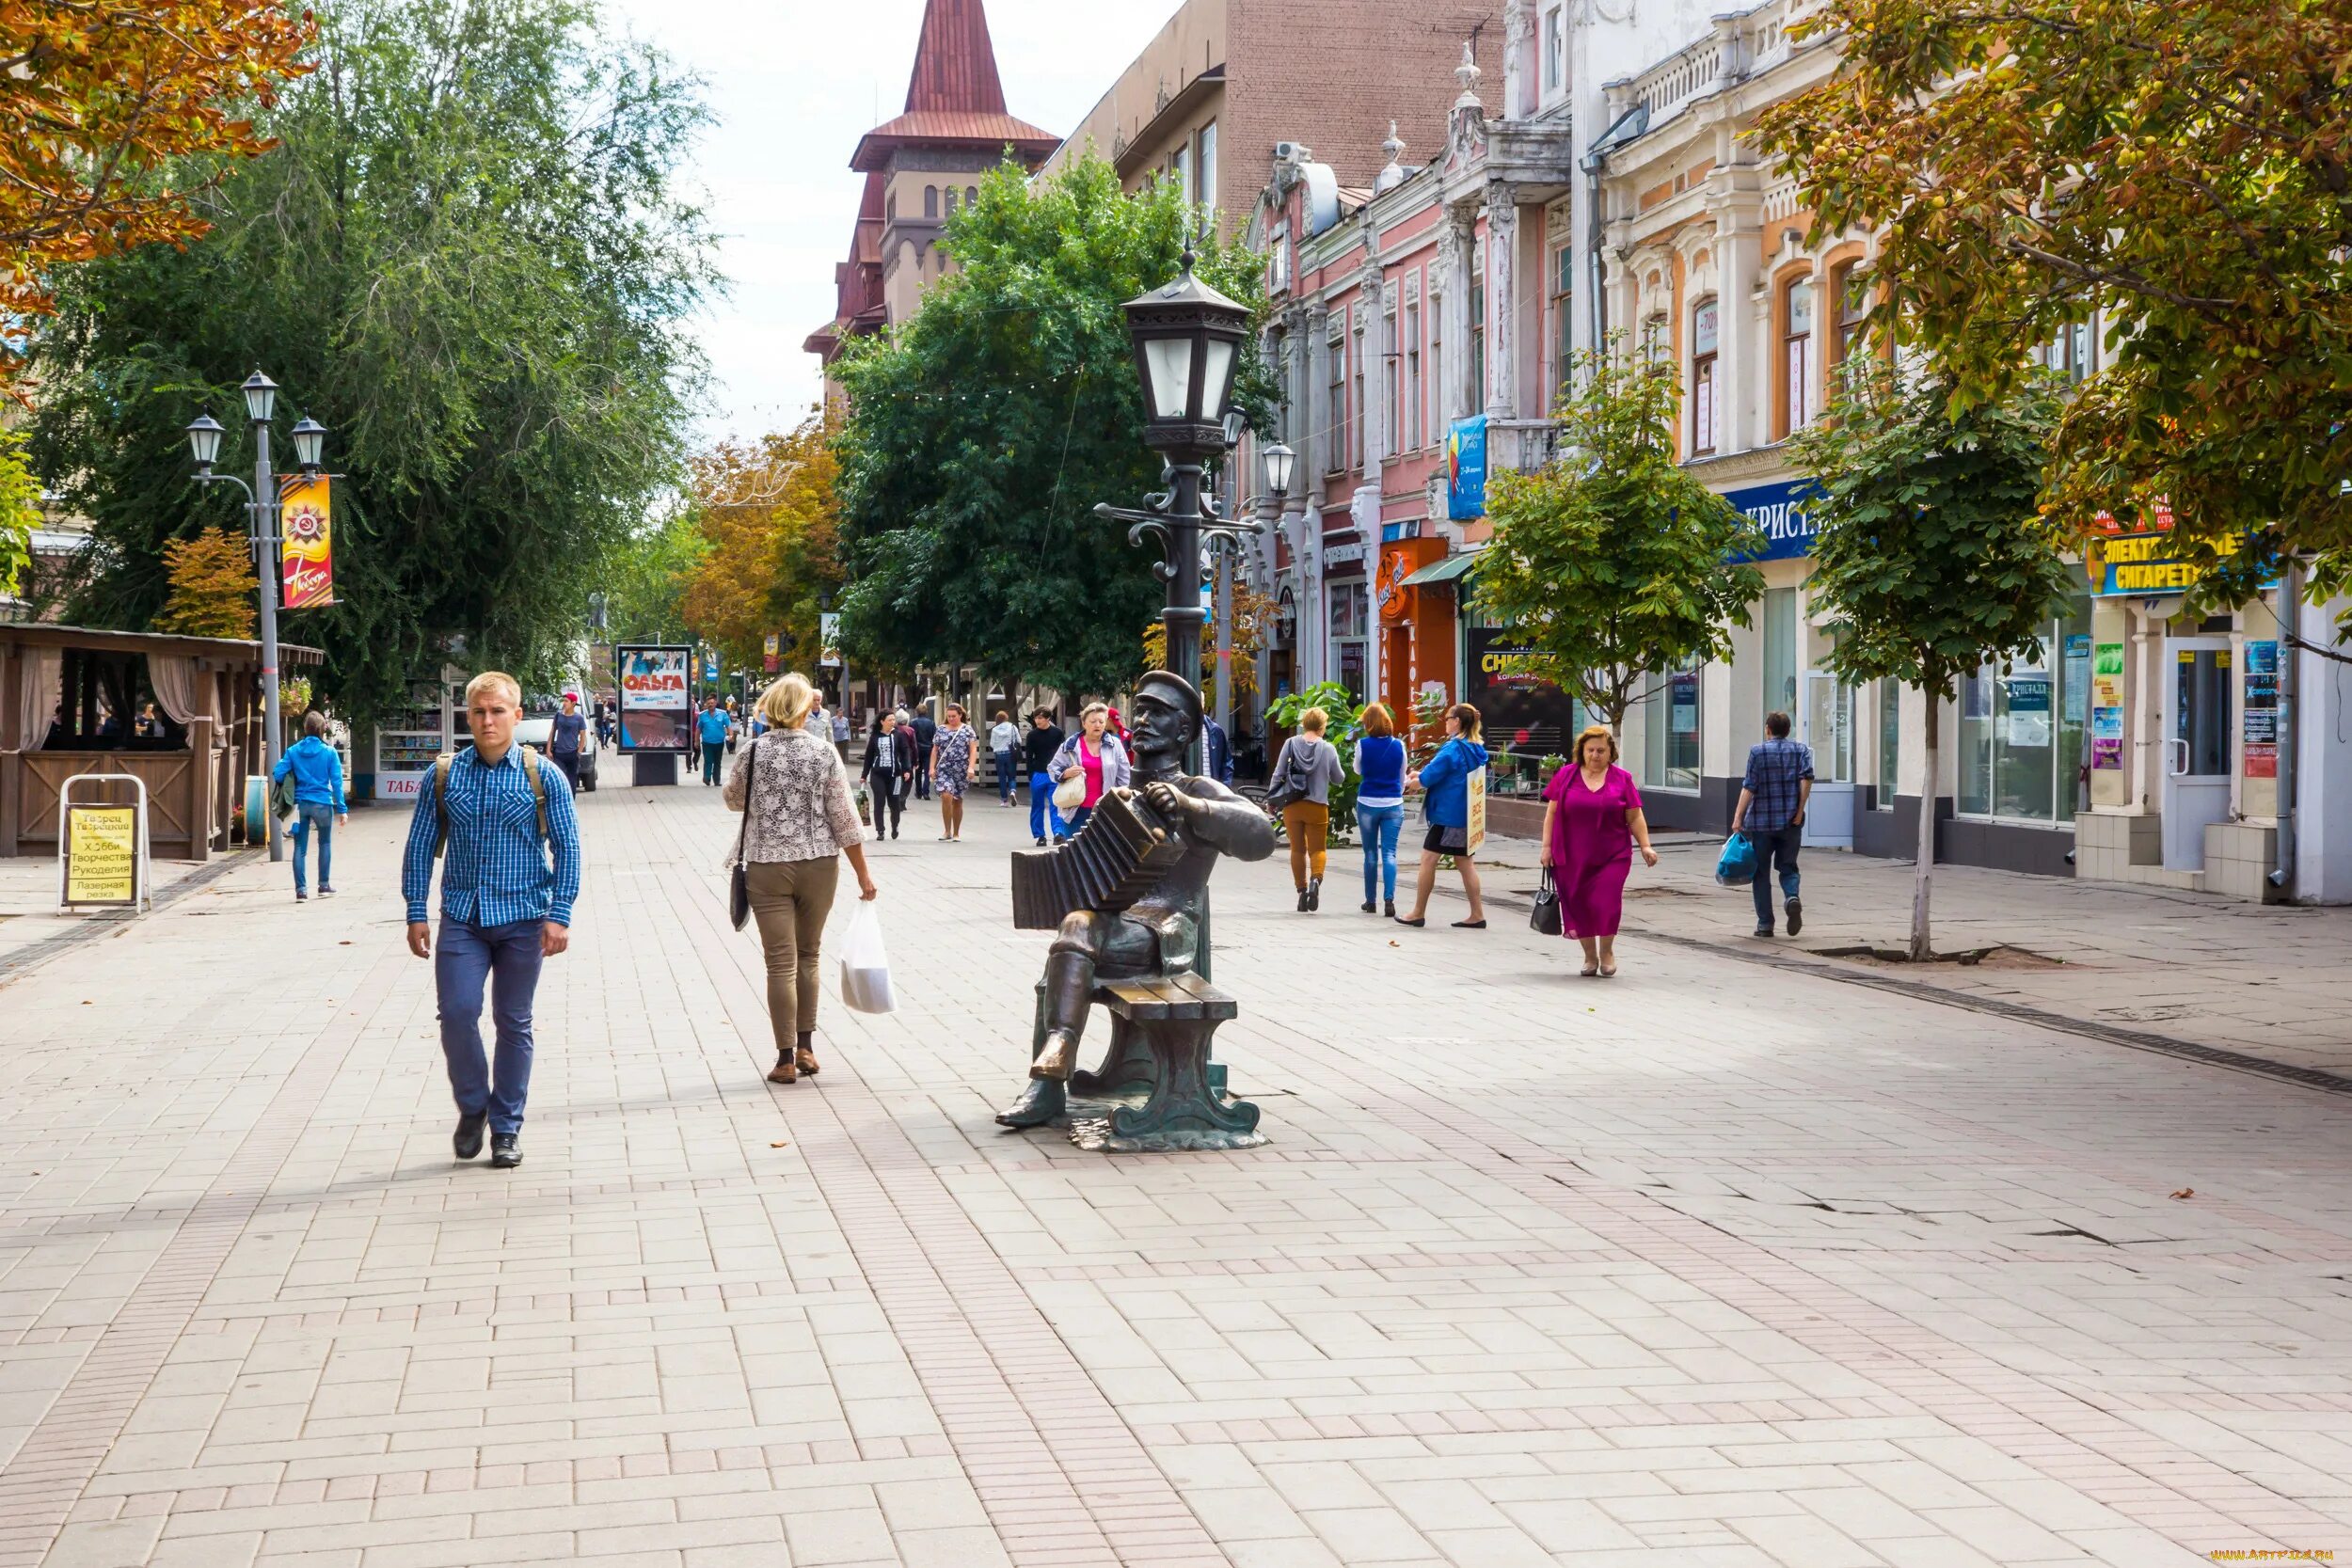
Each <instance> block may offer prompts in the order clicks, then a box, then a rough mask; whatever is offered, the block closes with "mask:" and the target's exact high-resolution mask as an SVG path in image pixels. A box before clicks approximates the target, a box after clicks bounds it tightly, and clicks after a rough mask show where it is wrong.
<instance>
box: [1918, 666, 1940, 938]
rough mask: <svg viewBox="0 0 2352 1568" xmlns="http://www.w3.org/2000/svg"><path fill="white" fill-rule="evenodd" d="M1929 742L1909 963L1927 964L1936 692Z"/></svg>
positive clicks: (1932, 865) (1921, 791)
mask: <svg viewBox="0 0 2352 1568" xmlns="http://www.w3.org/2000/svg"><path fill="white" fill-rule="evenodd" d="M1926 695H1927V699H1928V729H1927V736H1928V743H1927V745H1926V746H1925V747H1924V748H1922V749H1921V755H1920V759H1919V760H1920V761H1921V762H1922V763H1924V764H1925V765H1926V768H1927V771H1926V774H1925V776H1924V777H1923V779H1922V781H1921V783H1920V785H1919V859H1918V863H1917V864H1916V865H1915V866H1914V867H1913V874H1912V883H1911V961H1912V962H1913V963H1926V962H1928V961H1929V960H1931V958H1934V957H1935V949H1934V947H1933V946H1932V945H1931V944H1930V942H1929V941H1928V888H1929V883H1930V881H1931V879H1932V878H1933V876H1934V873H1935V780H1936V768H1935V741H1936V734H1935V730H1936V721H1937V720H1938V718H1939V717H1940V716H1941V712H1942V708H1943V704H1941V703H1940V702H1938V701H1937V700H1936V696H1935V693H1934V692H1932V691H1930V692H1928V693H1927V694H1926Z"/></svg>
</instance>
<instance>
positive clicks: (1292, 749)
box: [1265, 740, 1307, 816]
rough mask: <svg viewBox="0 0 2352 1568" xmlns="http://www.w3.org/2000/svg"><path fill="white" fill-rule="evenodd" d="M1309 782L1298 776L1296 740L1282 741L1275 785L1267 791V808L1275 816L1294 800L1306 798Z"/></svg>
mask: <svg viewBox="0 0 2352 1568" xmlns="http://www.w3.org/2000/svg"><path fill="white" fill-rule="evenodd" d="M1306 793H1307V784H1306V781H1305V780H1304V779H1301V778H1300V777H1299V776H1298V747H1297V744H1296V742H1295V740H1285V741H1284V742H1282V754H1281V756H1280V758H1279V759H1278V761H1277V763H1276V766H1275V769H1274V783H1273V785H1272V786H1271V787H1270V788H1268V789H1267V790H1266V792H1265V809H1266V810H1267V811H1269V812H1272V813H1273V814H1274V815H1275V816H1281V815H1282V808H1283V807H1284V806H1287V805H1289V804H1290V803H1291V802H1292V801H1293V800H1301V799H1304V798H1305V796H1306Z"/></svg>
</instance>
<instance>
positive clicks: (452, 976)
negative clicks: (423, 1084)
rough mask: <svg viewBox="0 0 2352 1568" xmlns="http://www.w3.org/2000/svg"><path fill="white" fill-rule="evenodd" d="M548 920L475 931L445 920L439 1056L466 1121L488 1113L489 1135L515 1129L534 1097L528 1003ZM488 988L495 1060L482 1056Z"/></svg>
mask: <svg viewBox="0 0 2352 1568" xmlns="http://www.w3.org/2000/svg"><path fill="white" fill-rule="evenodd" d="M544 926H545V923H544V922H542V921H537V920H517V921H516V922H515V923H514V924H513V925H511V926H475V925H471V924H469V923H468V922H466V921H462V920H452V919H450V918H449V916H447V915H443V916H442V917H441V941H440V946H439V947H438V948H437V949H436V950H435V953H434V958H433V988H434V990H435V991H436V992H437V994H438V996H439V998H440V1004H441V1054H442V1055H443V1056H445V1057H447V1058H448V1059H449V1088H450V1093H451V1094H452V1095H453V1097H454V1098H455V1099H456V1101H457V1109H458V1110H459V1112H461V1113H462V1114H464V1115H466V1116H469V1117H470V1116H479V1115H480V1114H481V1113H482V1112H484V1111H487V1112H489V1113H490V1131H491V1132H520V1131H521V1130H522V1125H523V1101H525V1100H526V1099H528V1098H529V1097H530V1094H531V1047H532V1040H531V999H532V995H533V994H534V993H535V992H536V991H537V990H538V989H539V966H540V964H541V962H542V961H543V959H542V956H541V953H540V948H539V939H540V934H541V931H542V930H543V928H544ZM485 981H487V982H488V983H489V990H490V1013H491V1016H492V1018H494V1019H495V1020H496V1021H497V1024H498V1055H497V1057H496V1059H495V1061H492V1060H485V1057H484V1055H483V1051H482V990H483V984H484V982H485Z"/></svg>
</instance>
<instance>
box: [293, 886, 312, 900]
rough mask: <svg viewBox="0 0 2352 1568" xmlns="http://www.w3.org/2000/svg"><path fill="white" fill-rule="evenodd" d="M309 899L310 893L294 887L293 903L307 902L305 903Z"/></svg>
mask: <svg viewBox="0 0 2352 1568" xmlns="http://www.w3.org/2000/svg"><path fill="white" fill-rule="evenodd" d="M294 902H295V903H297V904H307V903H309V902H310V895H309V894H307V893H305V892H303V891H302V890H301V889H300V888H296V889H294Z"/></svg>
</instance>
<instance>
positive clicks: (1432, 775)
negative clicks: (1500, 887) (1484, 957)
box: [1397, 703, 1486, 931]
mask: <svg viewBox="0 0 2352 1568" xmlns="http://www.w3.org/2000/svg"><path fill="white" fill-rule="evenodd" d="M1445 733H1446V742H1445V744H1444V745H1442V746H1440V747H1438V754H1437V755H1436V756H1434V757H1431V758H1430V759H1429V760H1428V761H1427V762H1426V763H1423V764H1422V767H1421V769H1420V771H1418V772H1415V773H1411V774H1407V775H1406V780H1405V787H1406V789H1407V790H1408V791H1409V790H1422V791H1425V792H1426V793H1427V794H1428V797H1429V804H1428V811H1427V815H1428V817H1429V836H1428V837H1427V838H1425V839H1423V840H1422V846H1421V872H1420V874H1419V875H1418V876H1416V877H1415V878H1414V879H1413V912H1412V913H1411V914H1410V915H1409V916H1407V915H1400V916H1398V917H1397V924H1398V925H1400V926H1426V925H1428V924H1429V920H1428V913H1429V895H1431V894H1432V893H1434V892H1436V891H1437V887H1438V857H1439V856H1441V855H1452V856H1453V857H1454V866H1455V867H1456V868H1457V869H1458V870H1460V872H1461V873H1462V892H1463V894H1464V895H1465V896H1467V897H1468V898H1469V899H1470V918H1469V919H1468V920H1457V921H1455V922H1454V925H1456V926H1459V927H1464V928H1465V929H1468V930H1472V931H1483V930H1485V929H1486V899H1485V897H1484V896H1483V895H1482V894H1481V890H1480V888H1479V886H1478V867H1477V866H1475V865H1473V864H1471V863H1470V776H1471V775H1472V774H1474V773H1484V772H1485V771H1486V745H1485V743H1484V742H1482V741H1481V740H1480V739H1479V738H1478V710H1477V709H1476V708H1474V707H1472V706H1470V704H1468V703H1456V704H1454V705H1453V706H1452V707H1450V708H1448V709H1446V714H1445Z"/></svg>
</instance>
